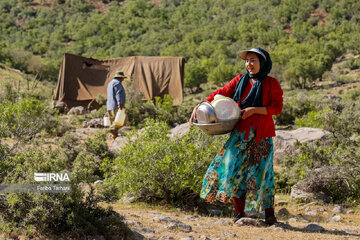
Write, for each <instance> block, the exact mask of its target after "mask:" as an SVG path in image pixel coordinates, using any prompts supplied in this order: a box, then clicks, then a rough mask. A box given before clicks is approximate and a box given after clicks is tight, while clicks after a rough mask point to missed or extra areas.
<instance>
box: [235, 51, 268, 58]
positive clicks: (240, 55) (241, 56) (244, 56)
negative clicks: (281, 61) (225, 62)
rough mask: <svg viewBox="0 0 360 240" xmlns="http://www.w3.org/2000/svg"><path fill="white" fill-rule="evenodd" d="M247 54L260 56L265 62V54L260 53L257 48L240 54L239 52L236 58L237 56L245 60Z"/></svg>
mask: <svg viewBox="0 0 360 240" xmlns="http://www.w3.org/2000/svg"><path fill="white" fill-rule="evenodd" d="M249 52H253V53H257V54H259V55H260V56H262V57H263V58H264V59H265V61H266V60H267V59H266V56H265V54H264V53H263V52H262V51H260V49H259V48H252V49H250V50H245V51H241V52H239V54H238V56H239V57H240V58H242V59H244V60H246V55H247V54H248V53H249Z"/></svg>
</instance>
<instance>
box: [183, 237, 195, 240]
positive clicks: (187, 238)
mask: <svg viewBox="0 0 360 240" xmlns="http://www.w3.org/2000/svg"><path fill="white" fill-rule="evenodd" d="M180 240H194V238H193V237H183V238H180Z"/></svg>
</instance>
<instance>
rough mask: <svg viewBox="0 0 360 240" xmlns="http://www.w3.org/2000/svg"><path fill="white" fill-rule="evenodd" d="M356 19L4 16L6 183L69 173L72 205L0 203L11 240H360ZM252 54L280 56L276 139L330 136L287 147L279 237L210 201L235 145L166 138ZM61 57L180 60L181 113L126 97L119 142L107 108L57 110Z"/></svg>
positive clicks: (242, 11)
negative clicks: (214, 177)
mask: <svg viewBox="0 0 360 240" xmlns="http://www.w3.org/2000/svg"><path fill="white" fill-rule="evenodd" d="M359 12H360V2H359V1H352V0H340V1H335V0H308V1H300V0H286V1H280V0H271V1H261V0H251V1H247V0H226V1H224V0H124V1H121V0H117V1H115V0H113V1H111V0H102V1H95V0H49V1H43V0H8V1H0V102H1V108H0V184H36V182H35V180H34V173H39V172H69V173H71V182H70V183H69V184H70V185H71V190H72V191H71V192H70V193H69V194H48V193H46V194H38V193H31V192H30V193H29V192H28V193H2V192H0V238H14V239H17V238H18V239H69V238H71V239H134V238H135V237H137V238H139V239H144V238H145V239H183V240H185V239H188V240H191V239H205V240H206V239H234V238H238V239H257V240H259V239H359V238H360V229H359V224H360V218H359V211H360V209H359V203H360V178H359V176H360V162H359V161H360V125H359V122H360V55H359V54H360V44H359V43H360V24H359V23H360V17H359ZM251 47H262V48H264V49H266V50H268V51H269V53H270V54H271V58H272V60H273V66H272V71H271V73H270V75H271V76H273V77H276V78H277V79H278V80H279V81H280V84H281V87H282V88H283V90H284V107H283V110H282V113H281V114H280V115H278V116H274V117H273V119H274V121H275V125H276V130H277V131H279V130H281V131H283V132H285V133H289V132H290V130H298V129H301V128H315V129H317V130H319V131H323V132H325V133H326V137H324V138H322V137H321V138H317V140H315V141H307V142H300V141H295V140H294V139H291V141H293V142H292V144H291V146H290V144H289V145H286V144H288V142H290V141H288V142H286V141H287V140H286V139H285V140H284V141H285V142H286V144H285V146H279V145H281V144H278V145H277V147H278V148H279V149H281V150H284V149H285V150H286V151H285V150H284V151H283V152H282V155H280V156H281V157H279V159H277V160H276V162H275V165H274V169H275V175H274V178H275V185H276V192H277V195H276V198H275V204H276V208H275V213H276V215H277V217H278V219H279V220H280V223H279V224H277V225H275V226H271V227H268V226H262V224H261V221H259V220H253V219H250V220H247V221H249V223H250V226H248V225H246V224H244V225H241V224H232V223H231V217H232V214H233V209H232V207H229V206H225V205H222V204H216V205H209V204H208V203H206V202H205V201H203V200H202V199H200V197H199V193H200V189H201V184H202V180H203V176H204V174H205V172H206V169H207V167H208V166H209V164H210V163H211V161H212V160H213V158H214V156H215V155H216V154H217V153H218V151H219V148H220V146H222V145H223V144H224V142H225V141H226V139H227V135H219V136H208V135H206V134H204V133H203V132H201V131H200V130H199V129H198V128H196V127H192V128H188V129H189V131H184V134H183V135H181V136H177V137H176V136H175V137H174V135H171V134H170V133H171V131H173V130H174V129H173V128H174V127H175V126H179V127H182V126H184V125H181V124H182V123H186V122H187V121H188V118H189V116H190V114H191V112H192V110H193V107H194V106H195V105H196V104H198V103H199V102H201V101H202V100H203V99H204V98H205V97H206V96H208V95H209V94H210V93H211V92H213V91H214V90H215V89H217V88H219V87H221V86H223V85H224V84H225V83H226V82H228V81H229V80H230V79H232V78H233V77H234V76H236V74H238V73H243V72H244V71H245V68H244V62H243V61H242V60H240V59H239V57H238V56H237V53H238V52H239V50H243V49H248V48H251ZM65 52H69V53H73V54H78V55H83V56H87V57H93V58H96V59H109V58H117V57H126V56H133V55H141V56H182V57H185V59H186V65H185V79H184V101H183V103H182V104H181V105H180V106H179V107H176V108H174V107H172V99H171V97H169V96H167V95H166V96H164V98H159V97H157V98H155V99H154V100H153V101H147V102H144V101H142V100H141V94H139V93H138V92H137V91H136V90H135V89H134V88H133V87H132V85H131V84H130V82H124V85H125V90H126V92H127V102H126V106H125V107H126V111H127V115H128V122H127V125H126V126H125V127H124V128H122V129H121V130H120V131H119V135H120V136H119V137H118V138H116V139H115V140H112V139H110V136H109V134H108V133H109V132H108V129H106V128H104V127H103V116H104V115H105V113H106V108H105V107H104V106H103V107H101V108H100V109H98V110H92V111H90V110H87V109H84V108H82V109H81V108H79V109H73V110H72V111H70V112H69V113H66V112H61V113H60V112H59V111H57V110H56V109H53V108H51V104H50V103H51V101H52V94H53V90H54V88H55V84H56V80H57V77H58V72H59V67H60V63H61V59H62V54H63V53H65ZM96 101H97V102H98V103H99V104H101V103H104V99H103V98H101V97H99V98H98V99H96ZM274 141H275V140H274ZM280 147H282V148H280ZM293 189H297V190H299V191H300V192H302V193H304V195H305V197H304V196H301V197H293V198H292V197H291V196H292V195H291V192H292V190H293ZM1 190H3V188H0V191H1ZM124 196H125V197H124ZM309 196H310V197H309ZM129 199H130V200H129ZM284 208H286V209H285V210H284ZM214 215H215V216H214ZM251 224H253V225H251ZM312 224H316V225H312ZM309 225H310V227H309ZM309 228H312V230H311V229H309ZM314 228H315V229H314ZM189 229H190V230H189Z"/></svg>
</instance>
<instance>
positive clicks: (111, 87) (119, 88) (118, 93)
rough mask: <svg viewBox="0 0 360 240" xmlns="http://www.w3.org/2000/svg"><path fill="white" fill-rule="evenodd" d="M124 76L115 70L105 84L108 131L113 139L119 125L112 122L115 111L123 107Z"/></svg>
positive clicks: (116, 134)
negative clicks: (106, 84)
mask: <svg viewBox="0 0 360 240" xmlns="http://www.w3.org/2000/svg"><path fill="white" fill-rule="evenodd" d="M125 78H126V76H125V75H124V73H123V72H117V73H116V74H115V76H114V78H113V79H112V80H111V81H110V82H109V84H108V86H107V101H106V109H107V112H108V115H109V118H110V122H111V126H110V132H111V134H112V135H113V138H114V139H115V138H116V137H117V136H118V129H119V127H118V126H116V125H115V124H114V120H115V116H116V113H117V111H118V110H119V109H123V108H124V107H125V99H126V95H125V89H124V87H123V85H122V84H121V82H122V81H124V79H125Z"/></svg>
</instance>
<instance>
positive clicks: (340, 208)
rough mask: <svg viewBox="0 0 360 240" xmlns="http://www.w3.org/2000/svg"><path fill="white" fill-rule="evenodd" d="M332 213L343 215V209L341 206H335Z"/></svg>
mask: <svg viewBox="0 0 360 240" xmlns="http://www.w3.org/2000/svg"><path fill="white" fill-rule="evenodd" d="M332 211H333V212H336V213H344V208H343V207H342V206H341V205H335V207H334V208H333V210H332Z"/></svg>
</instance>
